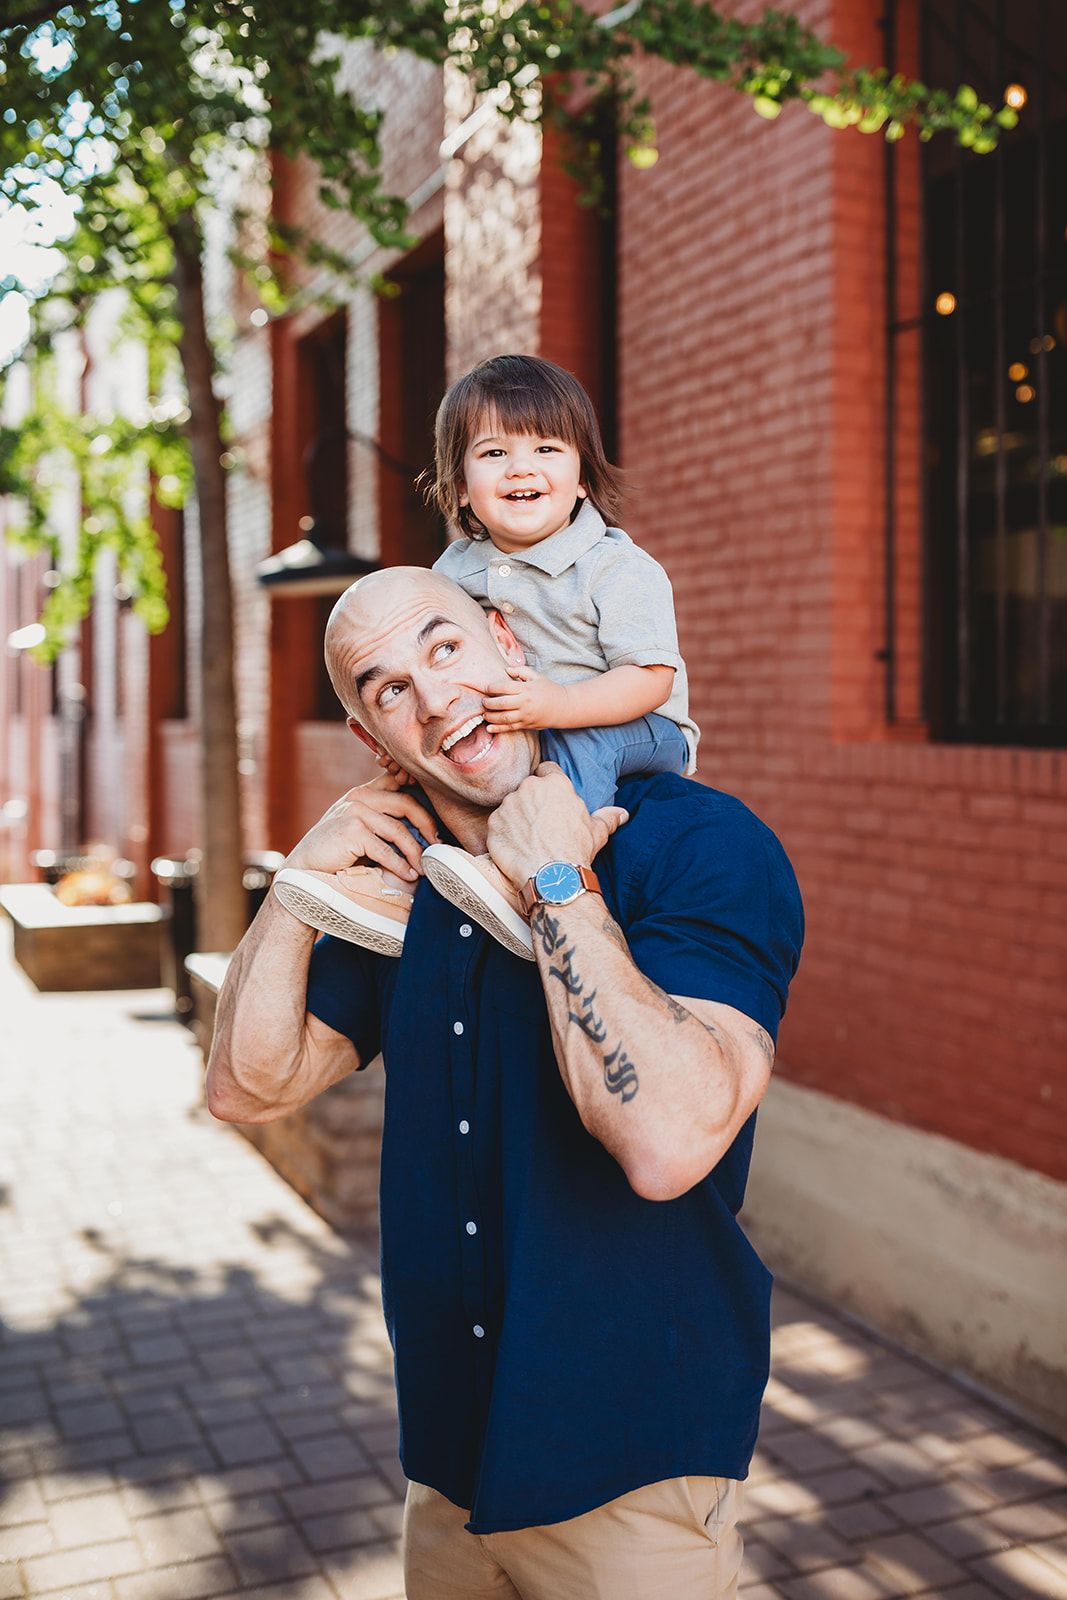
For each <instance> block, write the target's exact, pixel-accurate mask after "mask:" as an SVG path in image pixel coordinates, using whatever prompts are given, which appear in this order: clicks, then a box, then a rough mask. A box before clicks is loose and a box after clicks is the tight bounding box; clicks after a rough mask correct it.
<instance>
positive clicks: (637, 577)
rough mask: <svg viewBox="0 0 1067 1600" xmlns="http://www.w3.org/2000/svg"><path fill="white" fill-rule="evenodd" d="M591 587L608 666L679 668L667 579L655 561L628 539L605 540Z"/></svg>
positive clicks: (671, 599) (601, 643) (669, 585)
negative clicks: (619, 542) (623, 540)
mask: <svg viewBox="0 0 1067 1600" xmlns="http://www.w3.org/2000/svg"><path fill="white" fill-rule="evenodd" d="M590 591H591V595H592V600H593V604H594V605H595V606H596V609H597V613H598V616H599V622H598V624H597V638H598V640H599V642H600V648H601V650H602V651H603V653H604V659H605V661H606V662H607V664H608V666H609V667H623V666H635V667H653V666H659V665H663V666H668V667H676V668H677V667H680V666H681V665H682V658H681V656H680V654H679V653H678V625H677V623H676V622H675V620H674V592H673V590H672V589H671V580H670V579H669V578H668V576H667V574H666V573H665V572H664V570H663V568H662V567H661V566H660V564H659V562H658V561H653V559H652V557H651V556H650V555H648V554H647V552H646V551H644V550H642V549H641V548H640V546H638V545H635V544H633V543H632V542H631V541H630V540H629V539H627V540H626V543H625V544H624V545H618V544H615V543H614V541H612V540H610V539H609V540H608V541H605V542H604V543H603V544H602V546H601V547H600V549H599V551H598V558H597V566H596V569H595V571H594V572H593V574H592V576H591V582H590Z"/></svg>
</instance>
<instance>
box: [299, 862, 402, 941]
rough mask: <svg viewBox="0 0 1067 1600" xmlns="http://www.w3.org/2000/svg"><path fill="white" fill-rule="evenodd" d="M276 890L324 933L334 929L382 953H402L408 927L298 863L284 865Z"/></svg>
mask: <svg viewBox="0 0 1067 1600" xmlns="http://www.w3.org/2000/svg"><path fill="white" fill-rule="evenodd" d="M274 893H275V894H276V895H277V896H278V899H279V900H280V901H281V903H282V905H283V906H284V907H285V909H286V911H291V912H292V913H293V916H294V917H299V918H300V921H301V922H304V923H306V924H307V925H308V927H309V928H318V929H319V931H320V933H332V934H333V935H334V936H335V938H338V939H346V940H347V941H348V943H349V944H359V945H362V946H363V948H364V949H365V950H374V951H376V952H377V954H378V955H380V956H398V955H399V954H400V952H401V951H402V950H403V948H404V930H403V928H401V929H400V930H399V932H398V931H397V924H396V923H395V922H393V921H391V920H390V919H389V918H388V917H379V916H377V915H376V914H375V913H374V912H373V911H369V910H367V909H366V908H365V907H363V906H357V905H353V903H352V901H351V900H346V899H345V897H344V895H341V894H337V893H336V892H335V891H334V890H333V889H331V888H330V887H329V885H328V884H325V883H320V882H319V881H318V879H317V878H312V877H310V876H308V874H306V873H303V872H300V871H298V870H297V869H296V868H295V867H283V868H282V870H281V872H279V873H276V874H275V878H274Z"/></svg>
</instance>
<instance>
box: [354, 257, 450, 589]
mask: <svg viewBox="0 0 1067 1600" xmlns="http://www.w3.org/2000/svg"><path fill="white" fill-rule="evenodd" d="M389 278H390V283H391V286H392V288H393V290H394V293H393V295H392V296H391V297H390V298H383V299H382V300H381V301H380V302H379V307H378V328H379V341H380V352H379V358H380V406H381V421H380V435H379V439H380V443H379V444H378V445H377V446H375V445H374V441H370V442H369V443H370V447H371V448H373V449H375V453H376V454H377V456H378V462H379V477H378V482H379V486H380V490H379V497H380V507H381V511H380V515H381V541H382V542H381V550H382V561H383V563H384V564H386V565H391V564H394V563H397V564H405V563H408V564H411V565H413V566H427V567H428V566H432V565H433V563H434V562H435V561H436V559H437V557H438V556H439V555H440V553H441V551H442V550H443V548H444V544H445V530H444V525H443V523H442V520H441V518H440V517H439V516H438V515H437V513H436V512H434V511H432V510H431V509H430V508H429V507H428V506H427V504H426V502H425V500H424V499H423V496H422V495H421V493H420V492H419V491H418V490H417V489H416V488H415V481H414V480H415V478H416V477H417V476H418V474H419V473H420V472H421V471H422V469H423V468H424V467H427V466H429V464H430V463H431V462H432V460H433V429H434V418H435V416H436V414H437V407H438V406H439V405H440V403H441V396H442V395H443V394H444V392H445V255H444V235H443V234H442V233H436V234H431V235H430V237H429V238H427V239H424V240H423V241H422V243H421V244H420V245H419V246H418V247H417V248H416V249H415V250H413V251H412V252H411V253H410V255H407V256H405V257H404V259H403V260H402V261H400V262H398V263H397V265H396V266H395V267H393V269H392V270H391V272H390V274H389ZM359 442H360V443H362V444H364V445H366V444H367V443H368V442H367V441H362V440H361V441H359Z"/></svg>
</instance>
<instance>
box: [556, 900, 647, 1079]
mask: <svg viewBox="0 0 1067 1600" xmlns="http://www.w3.org/2000/svg"><path fill="white" fill-rule="evenodd" d="M538 910H539V915H538V916H537V917H536V920H535V922H534V924H533V925H532V926H533V931H534V932H535V934H536V935H537V937H538V938H539V939H540V941H541V948H542V949H543V950H544V952H545V954H546V955H547V956H550V957H554V958H555V959H554V960H553V961H552V962H551V963H550V965H549V969H548V975H549V977H550V978H555V979H556V980H557V981H558V982H559V983H561V984H562V985H563V987H564V989H565V990H566V991H567V993H568V995H570V997H571V1001H572V1004H571V1006H570V1007H569V1008H568V1012H567V1015H568V1018H569V1020H570V1021H571V1022H573V1023H574V1024H575V1026H576V1027H578V1028H580V1029H581V1030H582V1032H583V1033H584V1034H585V1036H586V1038H587V1039H589V1040H590V1041H591V1042H592V1043H593V1044H597V1045H603V1044H604V1043H605V1042H606V1040H607V1037H608V1030H607V1027H606V1026H605V1024H604V1022H603V1020H602V1018H601V1017H600V1016H598V1014H597V1010H596V997H597V991H596V990H595V989H590V990H588V991H587V990H586V988H585V985H584V983H583V982H582V978H581V974H580V973H579V972H578V971H577V969H576V967H575V964H574V961H575V954H576V946H575V943H574V941H573V940H571V941H570V943H569V944H568V942H567V939H566V936H565V935H564V934H563V932H562V931H561V929H560V925H559V919H558V918H556V917H553V916H551V915H550V914H549V912H548V911H547V910H546V909H545V907H544V906H541V907H539V908H538ZM557 963H558V964H557ZM601 1062H602V1065H603V1069H604V1087H605V1088H606V1089H607V1091H608V1093H609V1094H617V1095H620V1096H621V1097H622V1103H623V1105H626V1104H627V1103H628V1102H629V1101H630V1100H632V1099H633V1097H634V1095H635V1094H636V1093H637V1088H638V1082H637V1068H636V1067H635V1066H634V1064H633V1062H632V1061H631V1060H630V1057H629V1056H628V1055H627V1053H626V1051H625V1050H624V1049H623V1045H622V1040H621V1039H620V1041H619V1043H618V1044H617V1045H616V1046H615V1048H614V1050H612V1051H611V1052H610V1053H605V1054H604V1055H602V1056H601Z"/></svg>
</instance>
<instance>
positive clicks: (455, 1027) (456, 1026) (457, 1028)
mask: <svg viewBox="0 0 1067 1600" xmlns="http://www.w3.org/2000/svg"><path fill="white" fill-rule="evenodd" d="M452 1032H453V1033H462V1032H463V1024H462V1022H454V1023H453V1024H452Z"/></svg>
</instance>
